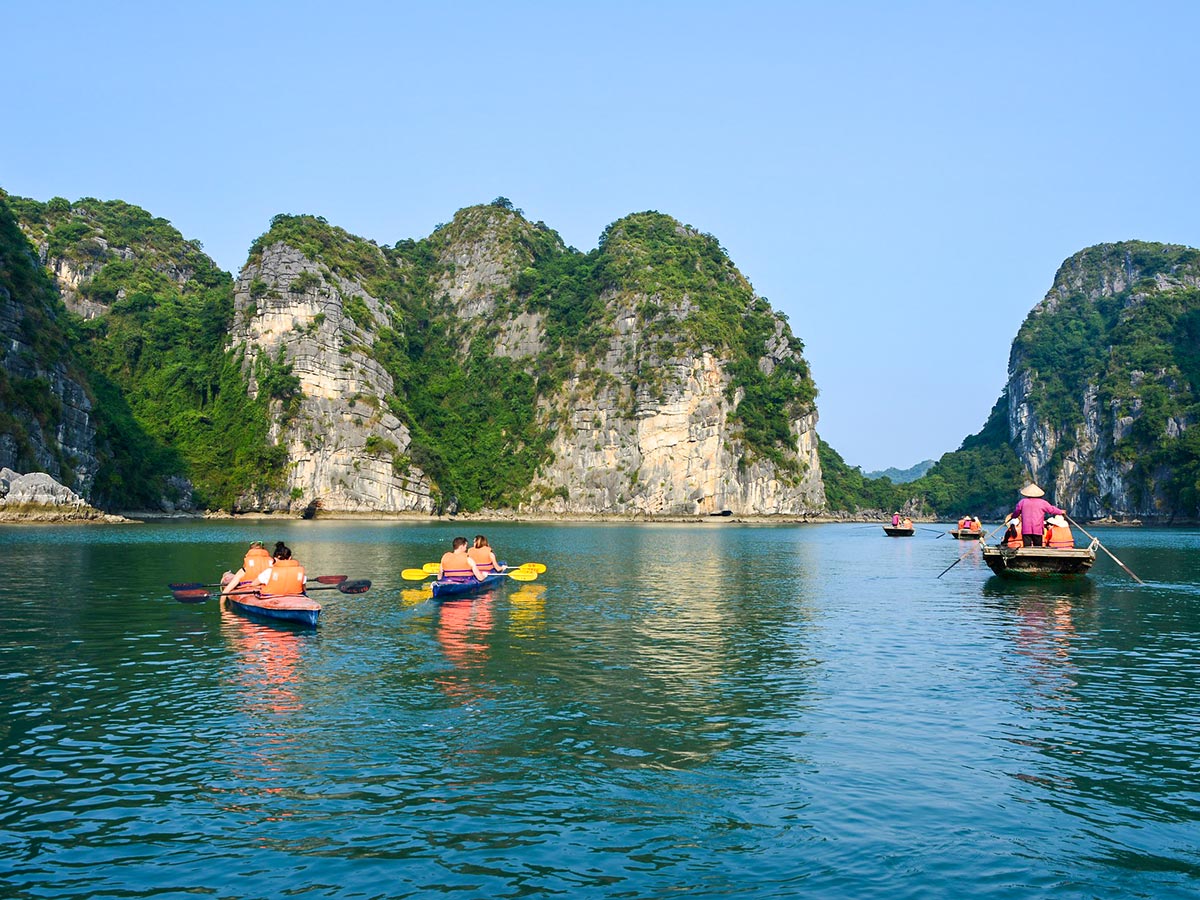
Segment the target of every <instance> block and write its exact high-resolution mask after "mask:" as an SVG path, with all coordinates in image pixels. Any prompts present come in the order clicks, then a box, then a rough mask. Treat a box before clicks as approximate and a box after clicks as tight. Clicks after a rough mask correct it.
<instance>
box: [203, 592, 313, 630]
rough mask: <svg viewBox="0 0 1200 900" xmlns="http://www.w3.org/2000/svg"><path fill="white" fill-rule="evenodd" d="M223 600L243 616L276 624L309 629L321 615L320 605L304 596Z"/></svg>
mask: <svg viewBox="0 0 1200 900" xmlns="http://www.w3.org/2000/svg"><path fill="white" fill-rule="evenodd" d="M225 599H226V600H228V601H229V605H230V606H232V607H233V608H234V609H235V610H237V611H238V612H240V613H241V614H242V615H244V616H253V617H255V618H260V619H272V620H274V621H276V622H294V623H296V624H299V625H307V626H309V627H310V628H315V627H316V626H317V618H318V617H319V616H320V614H321V604H320V603H318V602H317V601H316V600H313V599H312V598H311V597H308V596H305V595H304V594H297V595H294V596H285V597H258V596H255V595H247V596H245V597H234V596H229V595H227V596H226V597H225Z"/></svg>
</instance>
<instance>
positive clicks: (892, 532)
mask: <svg viewBox="0 0 1200 900" xmlns="http://www.w3.org/2000/svg"><path fill="white" fill-rule="evenodd" d="M883 533H884V534H886V535H887V536H888V537H912V536H913V534H915V533H916V528H893V527H892V526H891V525H884V526H883Z"/></svg>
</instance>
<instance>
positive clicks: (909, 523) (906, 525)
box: [900, 516, 913, 528]
mask: <svg viewBox="0 0 1200 900" xmlns="http://www.w3.org/2000/svg"><path fill="white" fill-rule="evenodd" d="M900 527H901V528H912V527H913V523H912V519H910V518H909V517H908V516H905V517H904V521H903V522H901V523H900Z"/></svg>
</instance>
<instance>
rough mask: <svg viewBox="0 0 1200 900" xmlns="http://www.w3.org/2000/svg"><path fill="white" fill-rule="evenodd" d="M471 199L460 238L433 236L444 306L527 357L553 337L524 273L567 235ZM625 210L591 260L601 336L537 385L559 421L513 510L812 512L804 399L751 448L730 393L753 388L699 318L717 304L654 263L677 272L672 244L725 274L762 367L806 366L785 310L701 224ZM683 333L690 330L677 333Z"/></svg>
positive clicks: (812, 464) (703, 289) (809, 423)
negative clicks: (445, 264) (755, 287)
mask: <svg viewBox="0 0 1200 900" xmlns="http://www.w3.org/2000/svg"><path fill="white" fill-rule="evenodd" d="M468 213H469V214H468V216H467V217H466V218H467V221H466V222H463V221H460V219H459V218H457V217H456V220H455V223H454V225H455V227H456V228H457V232H458V235H459V237H458V239H457V240H456V239H454V238H453V237H451V238H450V239H449V240H448V241H447V243H446V244H445V246H444V248H443V256H442V258H443V259H444V260H447V261H450V262H452V263H453V276H452V279H451V278H447V279H446V280H445V283H444V285H443V293H444V295H445V296H446V299H447V300H448V301H449V304H450V312H451V314H452V315H453V316H454V317H455V318H457V319H459V320H463V321H467V322H474V321H477V320H480V319H486V321H487V324H488V326H489V327H490V328H491V333H492V334H493V335H494V337H493V339H492V343H491V345H490V352H491V353H493V354H494V355H496V356H502V357H506V358H514V359H524V360H525V361H526V364H527V365H528V366H529V367H530V369H531V370H535V371H536V370H537V369H538V368H539V366H540V365H541V363H539V359H540V358H542V354H545V353H552V351H553V350H554V349H555V347H554V346H553V345H554V341H553V340H551V339H548V338H547V336H546V333H545V332H546V329H547V328H548V327H550V326H551V325H552V324H553V323H552V322H549V320H548V319H547V315H548V313H547V311H546V310H544V309H539V308H538V306H537V305H536V304H535V303H531V302H530V301H529V300H528V299H526V298H523V297H522V296H521V294H520V290H519V285H520V276H521V275H522V271H523V270H525V267H527V266H529V265H531V264H533V265H536V264H537V263H538V260H539V257H541V258H543V259H544V258H545V257H546V256H547V255H549V256H553V255H554V254H556V253H557V254H561V253H564V252H565V248H563V247H562V244H561V242H555V241H549V242H548V243H546V242H543V246H542V248H541V252H540V253H539V252H537V251H536V250H535V249H533V248H535V247H536V246H537V243H538V238H539V235H537V234H536V233H534V232H535V231H536V226H532V225H530V224H529V223H527V222H524V220H522V219H521V218H520V217H519V216H517V215H516V214H514V213H512V212H509V213H507V214H505V213H503V212H502V211H496V210H487V211H484V212H479V211H468ZM620 224H621V223H618V225H620ZM624 225H625V227H618V228H615V229H614V230H613V231H612V234H611V235H610V236H609V239H608V240H607V241H606V248H605V251H603V252H601V253H600V254H599V256H598V258H597V260H596V266H597V269H598V270H599V271H601V273H602V274H601V275H600V277H599V279H598V280H597V287H598V289H599V291H600V293H599V297H598V298H597V300H596V302H595V307H596V311H595V313H594V316H593V322H594V325H593V330H594V333H595V334H596V335H597V336H599V338H600V339H602V340H603V344H602V346H601V348H600V349H599V350H598V351H597V350H596V349H595V348H586V349H585V348H580V347H576V348H574V357H573V359H572V361H571V363H570V372H569V375H568V376H567V377H566V378H565V380H564V381H563V382H562V383H561V384H549V385H548V387H547V390H546V391H545V392H544V393H543V394H542V395H541V397H540V399H539V417H540V420H541V423H542V425H543V427H544V428H545V429H548V430H551V431H553V433H554V435H555V436H554V439H553V441H552V443H551V445H550V457H549V459H548V460H547V461H546V462H545V463H544V465H543V466H542V467H541V468H540V470H539V472H538V474H537V476H536V478H535V479H534V481H533V484H532V486H531V487H532V490H531V493H530V495H529V499H528V500H527V501H526V502H524V503H523V504H521V510H522V511H524V512H530V513H548V512H549V513H575V514H594V513H608V514H614V513H615V514H646V515H697V514H700V515H702V514H706V513H718V512H722V511H724V510H731V511H733V512H734V513H739V514H764V515H765V514H776V513H778V514H791V515H805V514H813V513H816V512H819V511H821V510H822V509H823V508H824V505H825V498H824V491H823V487H822V482H821V469H820V462H819V460H818V458H817V438H816V434H815V425H816V420H817V414H816V409H815V406H814V405H812V404H811V403H803V402H800V403H795V404H792V405H793V406H794V409H792V411H791V414H790V415H787V425H786V429H787V439H786V441H785V446H783V447H782V448H781V451H780V452H779V453H775V454H772V456H773V457H774V458H772V456H767V455H765V454H763V453H761V452H756V451H755V450H754V448H752V447H751V446H750V443H749V442H748V441H747V440H746V437H745V434H744V427H743V426H742V425H741V424H740V423H739V422H738V412H739V406H740V405H741V404H743V403H747V402H748V401H747V398H746V391H745V390H744V389H742V388H740V387H739V386H738V385H737V384H735V376H734V373H733V371H732V359H731V357H732V355H733V353H734V348H732V347H730V346H719V345H718V344H717V342H716V341H715V340H711V339H709V340H706V339H705V337H704V335H703V333H702V332H703V327H704V326H702V325H698V324H697V320H698V319H700V318H702V317H703V316H705V315H706V314H707V315H710V316H712V315H715V314H714V313H713V312H712V307H713V304H712V302H711V301H710V299H709V297H708V295H707V290H708V288H709V287H710V285H709V284H708V283H707V282H706V281H703V280H695V279H693V278H692V276H691V274H689V275H688V278H687V280H683V281H679V282H677V283H671V284H667V283H663V284H659V283H658V281H657V278H658V277H659V275H657V274H655V271H656V266H657V267H658V271H659V272H660V273H661V274H662V275H663V276H666V277H668V278H670V277H673V273H672V271H671V267H672V266H674V265H675V259H676V256H677V255H682V256H683V257H684V258H686V255H687V253H690V252H696V253H698V254H699V255H698V256H697V258H696V260H695V262H694V266H695V268H696V269H697V271H699V270H701V269H704V271H705V277H706V278H712V279H713V280H714V281H719V282H720V283H722V284H723V285H725V286H728V285H733V286H734V287H735V293H734V294H733V295H732V296H731V297H729V298H725V299H726V301H727V302H732V303H733V304H735V305H736V304H740V305H741V308H739V309H735V310H734V311H733V312H732V314H731V317H732V319H733V320H734V322H733V323H732V324H731V325H730V328H731V329H732V330H733V331H737V329H738V328H741V327H742V325H741V322H740V319H742V318H747V319H748V318H752V317H753V318H754V320H755V322H756V324H763V326H764V327H765V328H766V329H767V333H766V335H765V337H764V339H763V340H762V341H761V346H759V347H758V350H757V353H758V355H757V356H756V357H755V358H754V359H753V361H752V365H753V366H754V367H756V368H757V369H758V371H759V372H760V373H761V374H762V376H763V377H764V378H769V377H771V376H772V375H773V374H775V373H776V370H777V369H780V370H781V371H782V369H781V367H788V366H791V367H799V368H802V367H803V360H802V359H801V358H800V356H799V350H798V347H799V344H798V342H796V341H795V340H794V339H793V338H792V337H791V333H790V330H789V329H788V327H787V324H786V323H785V322H784V321H783V320H781V319H778V318H776V317H774V316H773V315H772V314H769V313H766V312H764V311H763V309H761V308H760V306H761V301H758V300H757V298H756V297H755V296H754V294H753V291H752V289H751V288H750V286H749V283H748V282H746V281H745V279H744V278H742V276H741V275H740V273H738V272H737V271H736V269H734V268H733V267H732V266H731V265H730V264H729V263H728V260H727V259H726V258H725V257H724V254H723V251H721V252H719V253H717V252H714V253H711V255H710V256H705V255H704V254H705V253H707V252H708V251H709V250H710V248H709V247H708V246H707V244H706V243H705V242H711V243H712V244H714V245H715V241H711V239H710V238H708V236H702V235H699V234H697V233H696V232H692V231H690V230H688V229H685V228H684V227H683V226H682V225H680V224H679V223H678V222H675V221H674V220H671V219H669V218H668V217H665V216H658V215H657V214H652V215H650V216H641V217H633V218H632V219H631V220H630V221H628V222H626V223H624ZM453 234H454V232H453V230H452V231H451V235H453ZM556 238H557V236H555V239H556ZM664 244H665V245H666V246H665V247H664V246H663V245H664ZM694 244H700V245H703V249H702V250H696V249H695V247H693V245H694ZM685 251H686V252H685ZM660 256H661V257H662V258H661V259H660V258H659V257H660ZM643 257H644V258H643ZM633 269H636V273H633V271H632V270H633ZM709 269H712V270H713V272H712V273H711V274H710V273H709V272H708V270H709ZM560 290H561V288H560ZM498 298H499V299H498ZM505 298H512V299H509V302H504V301H505ZM552 299H553V298H552ZM578 302H579V303H582V302H583V301H582V300H580V301H578ZM552 309H553V307H552ZM714 321H715V319H714ZM764 323H765V324H764ZM697 331H699V332H700V333H699V334H696V332H697ZM475 332H476V333H478V328H476V329H475ZM688 335H694V337H687V338H686V339H685V336H688ZM581 350H582V352H581ZM804 371H805V372H806V370H804Z"/></svg>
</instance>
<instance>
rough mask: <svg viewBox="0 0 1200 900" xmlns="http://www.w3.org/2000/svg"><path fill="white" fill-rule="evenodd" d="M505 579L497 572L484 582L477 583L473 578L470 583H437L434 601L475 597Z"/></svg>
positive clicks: (434, 585)
mask: <svg viewBox="0 0 1200 900" xmlns="http://www.w3.org/2000/svg"><path fill="white" fill-rule="evenodd" d="M504 578H505V576H504V575H502V574H500V573H499V572H497V573H496V574H494V575H489V576H488V577H487V578H485V579H483V581H476V580H475V579H474V578H472V579H471V580H470V581H435V582H434V583H433V596H434V599H438V600H446V599H448V598H450V597H473V596H474V595H475V594H478V593H479V592H480V591H486V590H487V589H488V588H491V587H495V586H496V585H498V584H499V583H500V582H501V581H503V580H504Z"/></svg>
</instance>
